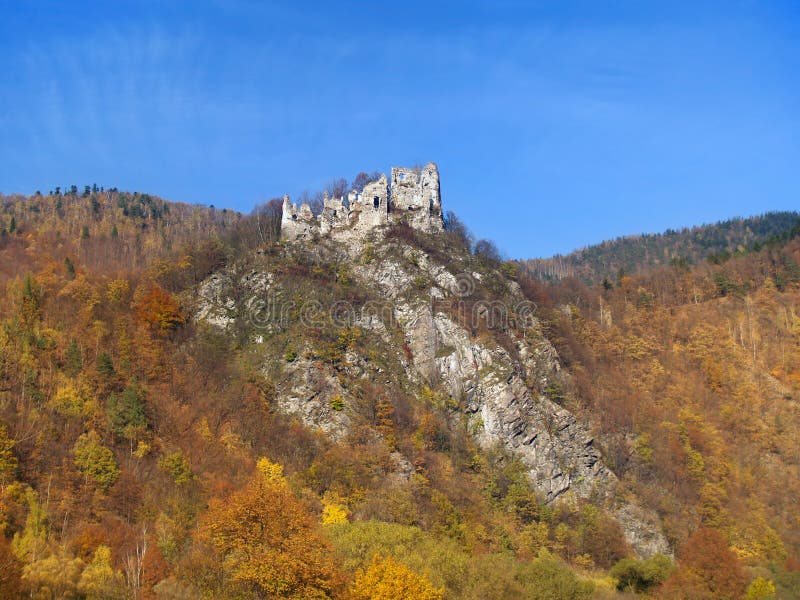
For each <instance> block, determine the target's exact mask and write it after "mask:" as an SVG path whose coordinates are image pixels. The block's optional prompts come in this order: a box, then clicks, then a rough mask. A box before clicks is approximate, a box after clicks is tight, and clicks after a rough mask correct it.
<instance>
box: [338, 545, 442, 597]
mask: <svg viewBox="0 0 800 600" xmlns="http://www.w3.org/2000/svg"><path fill="white" fill-rule="evenodd" d="M350 591H351V593H352V596H353V598H354V600H441V599H442V598H444V590H443V589H437V588H435V587H434V586H433V584H432V583H431V582H430V581H429V580H428V578H427V577H425V576H424V575H417V574H416V573H414V572H413V571H412V570H411V569H409V568H408V567H407V566H405V565H404V564H403V563H401V562H398V561H396V560H394V559H393V558H391V557H386V558H383V557H381V556H380V555H379V554H376V555H375V556H373V557H372V562H371V563H370V565H369V566H368V567H367V568H366V569H361V570H359V572H358V573H357V574H356V579H355V581H354V582H353V586H352V588H351V590H350Z"/></svg>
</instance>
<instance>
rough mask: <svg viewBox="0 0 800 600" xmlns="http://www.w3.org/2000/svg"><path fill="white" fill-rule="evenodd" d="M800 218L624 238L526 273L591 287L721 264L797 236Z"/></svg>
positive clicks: (763, 218) (786, 215)
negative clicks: (663, 269)
mask: <svg viewBox="0 0 800 600" xmlns="http://www.w3.org/2000/svg"><path fill="white" fill-rule="evenodd" d="M798 223H800V213H797V212H794V211H786V212H770V213H766V214H763V215H759V216H756V217H749V218H736V219H728V220H726V221H720V222H719V223H713V224H710V225H699V226H696V227H687V228H684V229H680V230H673V229H668V230H667V231H665V232H664V233H656V234H642V235H632V236H625V237H619V238H616V239H614V240H609V241H605V242H602V243H600V244H597V245H594V246H587V247H586V248H582V249H580V250H576V251H574V252H571V253H570V254H567V255H564V256H560V255H559V256H554V257H552V258H544V259H532V260H528V261H526V268H528V269H529V270H530V272H531V273H532V274H533V275H534V276H535V277H537V278H539V279H543V280H553V279H564V278H566V277H577V278H579V279H581V280H582V281H585V282H587V283H601V282H602V281H603V280H607V281H611V282H613V281H617V280H618V279H619V278H620V277H621V276H624V275H635V274H639V273H641V272H644V271H647V270H650V269H653V268H657V267H661V266H670V265H671V266H683V267H687V266H692V265H698V264H701V263H703V262H705V261H706V260H710V261H712V262H716V263H720V262H724V261H726V260H728V259H729V258H731V257H732V256H736V255H742V254H744V253H746V252H752V251H758V250H760V249H761V247H763V246H764V245H769V244H777V243H780V242H782V241H786V239H787V236H794V235H797V233H798V229H800V227H798Z"/></svg>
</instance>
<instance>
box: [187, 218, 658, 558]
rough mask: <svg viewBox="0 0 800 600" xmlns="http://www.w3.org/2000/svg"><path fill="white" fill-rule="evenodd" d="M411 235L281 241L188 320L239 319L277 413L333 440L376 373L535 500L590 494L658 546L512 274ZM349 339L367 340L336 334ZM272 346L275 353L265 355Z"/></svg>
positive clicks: (635, 537)
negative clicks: (341, 280) (321, 274)
mask: <svg viewBox="0 0 800 600" xmlns="http://www.w3.org/2000/svg"><path fill="white" fill-rule="evenodd" d="M410 231H411V230H410V229H403V228H402V226H396V227H395V228H394V229H392V228H391V227H390V228H386V229H381V230H374V231H372V232H370V233H369V235H367V236H366V237H363V238H359V239H358V240H349V241H348V243H344V244H343V243H339V242H337V241H335V240H334V239H327V240H318V241H317V242H315V243H302V242H295V243H292V244H288V245H284V246H282V247H281V249H280V250H279V251H277V255H273V256H271V257H269V258H268V259H265V258H264V257H261V258H257V259H256V260H255V261H253V262H252V263H248V264H247V265H242V266H241V267H240V268H239V269H238V270H236V269H235V270H233V271H229V272H226V273H220V274H217V275H215V276H213V277H212V278H210V279H209V280H207V281H206V282H204V284H203V285H202V286H201V287H200V294H199V298H200V306H199V311H198V314H199V315H200V318H201V319H204V320H206V321H208V322H209V323H213V324H214V326H216V327H223V328H234V327H236V326H237V325H236V324H237V322H238V324H239V325H238V326H239V328H240V330H241V328H242V327H244V329H245V331H246V334H247V335H249V336H250V337H251V339H252V341H253V343H254V344H255V345H256V346H259V347H261V348H263V350H264V356H265V359H264V363H265V366H264V369H265V370H266V371H269V372H270V376H271V377H272V379H273V380H275V381H276V382H277V390H276V395H277V399H278V402H277V403H278V405H279V406H280V407H281V409H282V410H284V411H286V412H289V413H292V414H295V415H297V416H298V417H299V418H300V419H301V420H302V421H303V422H304V423H306V424H307V425H309V426H311V427H314V428H317V429H319V430H321V431H324V432H326V433H327V434H328V435H329V436H331V437H332V438H334V439H335V438H337V437H338V436H342V435H345V434H346V433H347V431H348V427H349V426H350V417H349V413H350V411H351V410H354V409H353V407H352V406H351V400H350V395H351V391H352V388H353V382H358V381H363V380H374V381H379V382H380V383H381V385H383V386H385V387H386V389H388V390H389V393H390V394H392V395H394V396H396V397H399V396H400V395H409V394H411V395H414V394H419V393H420V391H421V390H429V391H430V392H429V393H431V394H435V395H436V396H437V397H439V398H442V399H443V402H444V404H445V405H446V406H447V407H448V410H449V415H450V417H449V418H450V421H451V425H452V427H458V426H460V425H464V426H466V428H467V429H468V431H469V432H470V435H471V436H472V437H473V439H474V440H475V441H476V442H477V443H478V444H479V446H481V447H483V448H485V449H490V448H498V447H499V448H502V449H503V450H504V451H507V452H511V453H513V454H514V455H516V456H518V457H519V458H520V459H521V460H522V462H523V463H524V465H525V467H526V468H527V469H528V473H529V476H530V481H531V483H532V485H533V486H534V488H535V489H536V490H537V491H538V492H539V493H540V494H541V496H542V498H543V499H544V500H545V501H546V502H547V503H553V502H558V501H570V500H569V499H570V498H589V497H592V498H595V499H597V501H598V502H601V503H603V504H604V505H606V506H607V507H608V508H609V510H610V511H611V513H612V514H614V515H615V516H616V518H617V520H618V521H619V523H620V525H621V526H622V528H623V531H624V532H625V535H626V537H627V539H628V541H629V543H630V544H631V546H632V547H633V548H634V549H635V550H636V551H637V553H639V554H641V555H651V554H653V553H656V552H662V553H668V552H669V548H668V546H667V544H666V541H665V539H664V537H663V536H662V535H661V533H660V532H659V527H658V524H657V521H656V519H655V518H654V517H653V516H652V515H651V514H649V513H647V512H646V511H644V510H643V509H642V508H640V507H639V506H637V505H636V503H635V500H634V501H630V499H629V500H627V501H622V500H620V498H621V497H622V496H623V493H622V491H621V490H620V489H619V488H620V485H619V482H618V481H617V478H616V476H615V475H614V474H613V473H612V472H611V470H610V469H609V468H608V467H607V466H606V465H605V464H604V463H603V459H602V454H601V451H600V449H599V448H598V447H597V444H596V443H595V440H594V439H593V437H592V435H591V433H590V426H589V424H587V423H582V422H580V421H579V420H578V418H577V417H576V416H575V415H574V414H573V413H571V412H570V411H569V410H568V409H567V408H566V407H565V406H562V405H559V402H561V403H562V404H563V400H564V397H563V393H562V392H561V391H563V390H567V389H569V387H570V386H569V375H568V373H566V372H565V371H564V370H563V369H562V368H561V365H560V363H559V358H558V355H557V352H556V350H555V349H554V347H553V346H552V344H551V343H550V342H549V341H548V340H547V338H546V337H545V335H544V334H543V332H542V329H541V326H540V323H539V321H538V319H537V317H536V307H535V306H533V305H532V304H531V303H530V302H528V301H527V300H526V299H525V298H524V297H523V295H522V294H521V292H520V290H519V287H518V286H517V285H516V283H515V282H514V281H513V278H511V277H509V276H507V275H505V274H503V273H502V272H501V271H500V270H499V269H498V265H488V266H487V265H483V264H481V265H476V264H475V260H474V258H473V257H471V256H470V255H469V254H468V253H463V252H455V251H453V250H452V249H451V248H448V247H447V241H446V240H445V239H443V238H441V237H437V236H436V235H427V234H422V233H419V232H415V233H413V235H409V233H410ZM398 233H400V234H402V235H398ZM419 240H423V241H424V244H422V246H425V245H427V247H426V248H423V247H421V245H420V244H418V243H417V242H418V241H419ZM287 263H292V264H304V265H306V266H307V267H309V268H310V271H311V272H312V273H313V272H314V270H315V269H316V270H325V271H327V272H331V273H334V274H335V275H334V276H335V277H345V278H347V279H348V282H349V287H350V288H352V289H354V290H359V291H361V292H362V293H359V294H354V297H353V298H351V299H348V300H341V299H335V298H330V297H324V294H321V293H319V290H318V289H317V290H316V291H315V289H314V285H313V282H312V283H311V284H310V286H309V287H302V286H301V287H302V291H301V289H299V288H298V285H300V283H299V282H300V280H301V279H302V278H298V277H296V276H295V277H293V276H292V275H291V274H289V273H288V272H287V269H286V267H285V265H286V264H287ZM355 296H358V297H357V298H356V297H355ZM328 327H329V328H331V334H332V335H334V336H337V335H338V338H336V339H337V341H336V342H335V343H334V350H333V351H334V352H336V351H337V350H336V349H337V348H338V351H339V355H338V356H337V357H336V360H330V359H328V357H327V355H325V352H321V351H320V349H319V348H318V347H315V346H316V345H318V342H315V341H314V339H311V338H310V337H309V335H308V332H309V331H315V332H316V331H319V330H320V328H328ZM337 332H338V333H337ZM351 335H358V336H361V337H363V339H364V340H367V343H366V345H365V344H361V345H359V346H358V347H359V348H361V350H359V349H357V348H356V346H355V345H348V344H347V342H346V341H345V342H341V339H342V336H344V337H346V336H351ZM311 337H313V336H311ZM287 340H288V341H287ZM276 344H277V346H279V347H280V348H282V349H284V350H283V354H282V355H279V356H278V357H277V359H276V350H275V348H276ZM337 344H338V346H337ZM365 347H366V348H368V350H363V348H365ZM286 348H289V349H288V350H285V349H286ZM354 402H355V400H353V401H352V403H354Z"/></svg>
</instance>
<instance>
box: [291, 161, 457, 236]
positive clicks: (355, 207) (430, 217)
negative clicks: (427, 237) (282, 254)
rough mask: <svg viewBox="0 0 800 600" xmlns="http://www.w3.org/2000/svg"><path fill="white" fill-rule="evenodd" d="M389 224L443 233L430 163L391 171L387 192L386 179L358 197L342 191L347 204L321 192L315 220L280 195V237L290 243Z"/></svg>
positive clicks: (436, 184)
mask: <svg viewBox="0 0 800 600" xmlns="http://www.w3.org/2000/svg"><path fill="white" fill-rule="evenodd" d="M389 222H402V223H407V224H409V225H410V226H412V227H414V228H415V229H419V230H421V231H425V232H436V231H442V230H443V229H444V221H443V219H442V202H441V197H440V191H439V170H438V168H437V167H436V165H435V164H434V163H428V164H427V165H425V166H424V167H423V168H421V169H420V168H413V169H408V168H404V167H393V168H392V171H391V188H390V186H389V180H388V179H387V178H386V175H381V177H380V179H378V180H376V181H372V182H370V183H368V184H367V185H365V186H364V189H363V190H362V192H361V193H360V194H359V193H358V192H356V191H355V190H353V191H351V192H350V193H348V195H347V204H345V202H344V198H329V197H328V196H327V194H326V195H325V198H324V200H323V208H322V213H321V214H320V215H319V216H318V217H317V218H314V215H313V214H312V213H311V208H310V207H309V206H308V204H303V205H302V206H301V207H300V208H299V209H298V208H297V205H295V204H292V203H291V202H289V197H288V196H286V197H284V199H283V216H282V218H281V238H282V239H285V240H290V241H291V240H298V239H309V238H312V237H313V236H314V235H315V234H320V235H325V234H332V233H337V237H338V236H345V237H346V235H347V234H348V232H353V233H359V234H363V233H366V232H369V231H371V230H373V229H375V228H377V227H381V226H383V225H386V224H387V223H389Z"/></svg>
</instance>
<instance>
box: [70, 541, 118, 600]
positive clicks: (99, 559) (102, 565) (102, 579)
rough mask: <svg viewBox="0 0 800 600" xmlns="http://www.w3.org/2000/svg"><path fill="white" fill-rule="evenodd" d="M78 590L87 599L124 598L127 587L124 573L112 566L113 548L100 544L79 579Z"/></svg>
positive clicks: (106, 599)
mask: <svg viewBox="0 0 800 600" xmlns="http://www.w3.org/2000/svg"><path fill="white" fill-rule="evenodd" d="M78 592H79V593H81V594H82V595H83V596H85V597H86V599H87V600H111V599H113V598H124V597H125V588H124V585H123V580H122V573H120V572H119V571H114V567H113V566H111V549H110V548H109V547H108V546H103V545H100V546H98V547H97V549H96V550H95V552H94V557H93V558H92V562H91V563H89V565H87V567H86V568H85V569H84V570H83V573H82V574H81V578H80V580H79V581H78Z"/></svg>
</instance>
